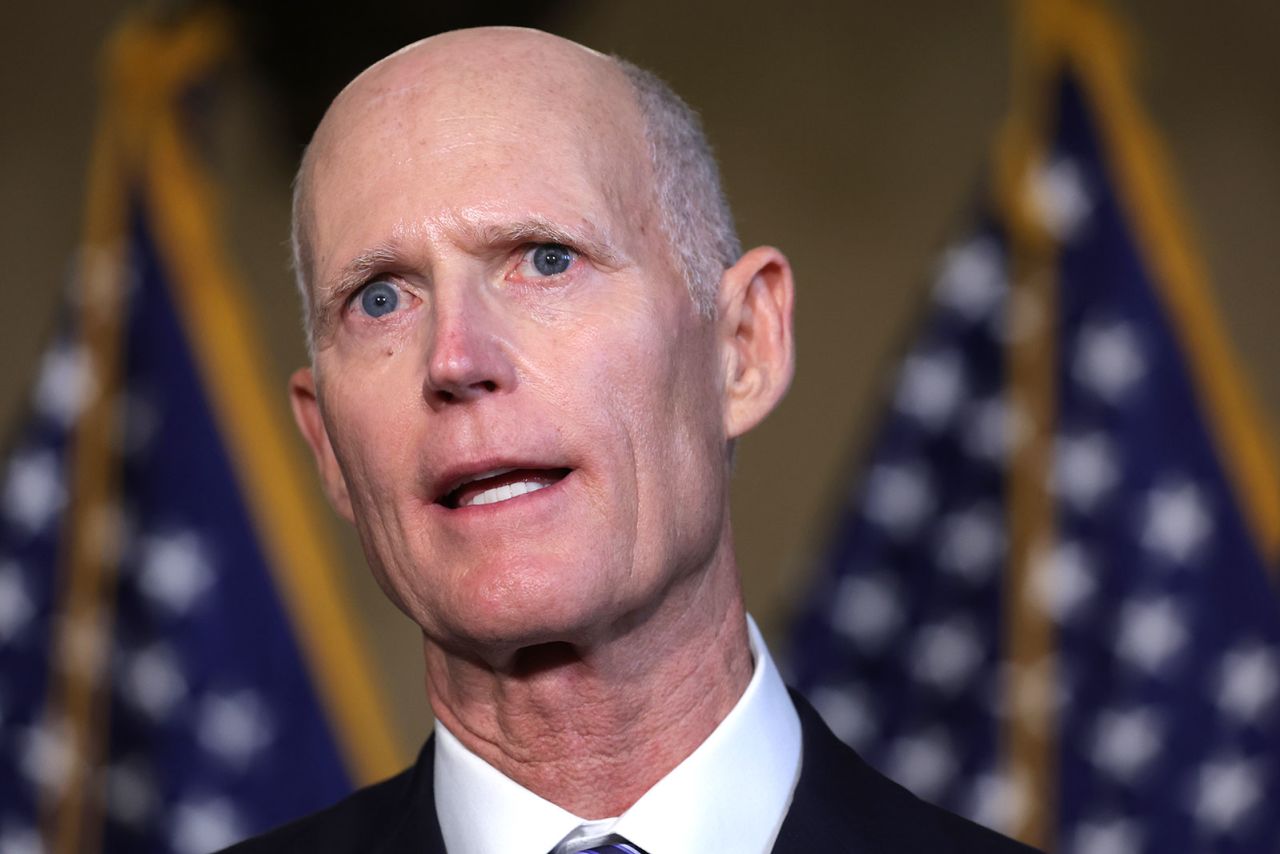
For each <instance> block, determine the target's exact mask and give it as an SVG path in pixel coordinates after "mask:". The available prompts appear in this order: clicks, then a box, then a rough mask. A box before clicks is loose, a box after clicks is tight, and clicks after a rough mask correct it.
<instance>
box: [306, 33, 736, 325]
mask: <svg viewBox="0 0 1280 854" xmlns="http://www.w3.org/2000/svg"><path fill="white" fill-rule="evenodd" d="M495 134H497V135H498V136H499V137H500V138H504V139H506V140H507V141H509V142H510V143H512V146H510V150H512V151H518V145H519V141H520V140H521V138H524V139H537V140H538V141H540V142H546V141H548V138H550V141H551V142H552V143H553V144H556V145H560V146H562V147H563V149H564V153H565V155H566V156H567V157H572V158H575V159H576V160H578V161H581V162H583V163H584V164H585V165H586V166H588V167H589V170H588V171H589V172H591V173H594V174H596V175H598V176H600V178H601V184H602V186H601V187H600V190H601V192H603V193H604V194H605V195H607V196H610V197H611V198H612V200H613V202H614V203H615V204H617V205H620V206H625V207H626V208H627V210H626V213H627V214H628V219H629V220H630V221H632V222H634V223H636V225H637V227H638V228H639V229H640V230H642V231H643V230H644V229H646V228H648V227H649V225H650V224H652V225H653V226H654V227H655V228H656V230H657V231H658V232H659V233H660V234H661V235H662V237H663V239H664V242H665V245H666V247H667V251H668V255H669V257H670V261H671V263H672V265H673V266H674V267H675V268H676V270H677V271H678V272H679V274H680V275H681V276H682V277H683V278H684V280H685V283H686V285H687V286H688V288H689V291H690V294H691V296H692V298H693V300H694V303H695V304H696V305H697V307H698V309H699V310H700V311H701V312H702V313H703V314H704V315H708V316H709V315H710V314H711V313H712V312H713V311H714V306H715V292H716V287H717V284H718V281H719V277H720V275H721V273H722V272H723V271H724V269H725V268H727V267H728V266H729V265H731V264H732V263H733V262H734V261H735V260H736V259H737V257H738V255H739V254H740V246H739V243H738V240H737V236H736V233H735V231H734V227H733V220H732V216H731V214H730V212H729V209H728V205H727V203H726V202H725V200H724V197H723V193H722V191H721V188H720V180H719V174H718V170H717V168H716V165H715V160H714V158H713V157H712V154H711V151H710V147H709V146H708V144H707V142H706V139H705V137H704V135H703V133H702V130H701V127H700V126H699V122H698V119H697V116H696V115H695V114H694V113H693V112H692V111H691V110H690V109H689V108H688V107H687V106H686V105H685V104H684V103H683V102H682V101H681V100H680V99H679V98H678V97H677V96H676V95H675V94H674V93H673V92H672V91H671V90H670V89H669V88H668V87H667V86H666V85H665V84H664V83H662V81H660V80H659V79H658V78H657V77H655V76H654V75H652V74H650V73H649V72H647V71H644V70H642V69H639V68H637V67H635V66H633V65H631V64H630V63H627V62H625V61H622V60H619V59H616V58H612V57H607V56H603V55H601V54H599V53H596V52H595V51H592V50H590V49H588V48H585V47H583V46H581V45H578V44H576V43H574V42H570V41H567V40H565V39H561V38H558V37H556V36H552V35H549V34H547V33H542V32H538V31H536V30H524V29H515V28H483V29H474V30H461V31H456V32H450V33H444V34H442V35H439V36H434V37H432V38H429V39H425V40H423V41H420V42H417V43H415V44H412V45H409V46H408V47H405V48H403V49H401V50H400V51H398V52H396V53H394V54H392V55H391V56H389V57H387V58H386V59H383V60H381V61H380V62H378V63H376V64H375V65H373V66H371V67H370V68H368V69H367V70H366V71H364V72H363V73H362V74H361V75H360V76H358V77H357V78H356V79H355V80H353V81H352V82H351V83H350V84H349V85H348V86H347V87H346V88H345V89H344V90H343V91H342V92H341V93H340V94H339V95H338V97H337V98H336V99H335V100H334V102H333V104H332V105H331V106H330V108H329V110H328V112H327V113H326V114H325V117H324V119H323V120H322V121H321V123H320V126H319V127H318V128H317V130H316V133H315V136H314V138H313V139H312V142H311V144H310V145H309V146H308V148H307V151H306V153H305V154H304V157H303V162H302V165H301V167H300V168H299V171H298V175H297V178H296V181H295V186H294V210H293V253H294V266H295V272H296V275H297V280H298V287H299V290H300V292H301V295H302V299H303V307H304V318H305V322H306V327H307V339H308V346H309V347H313V346H314V337H313V336H314V329H313V322H314V317H313V314H314V312H313V305H314V300H315V293H314V290H315V288H316V287H317V282H316V275H315V271H316V269H317V266H318V264H319V263H320V262H321V261H323V258H322V257H321V255H322V253H323V252H324V251H325V245H326V242H325V240H324V239H323V235H320V234H317V216H316V214H317V209H318V208H320V207H323V206H324V205H325V203H326V195H327V194H328V193H330V192H331V191H332V190H333V185H334V184H335V183H336V182H335V180H333V179H334V178H335V176H336V175H338V174H339V172H340V171H341V170H343V169H344V168H345V164H347V163H350V162H352V160H353V158H362V159H364V160H367V159H369V158H371V157H386V158H390V159H396V160H397V161H402V162H412V161H414V160H415V158H422V157H426V156H427V155H426V152H428V151H434V152H439V151H440V150H441V145H442V144H443V145H444V146H447V147H466V146H470V145H478V144H479V141H480V140H482V139H492V138H493V137H494V135H495ZM427 136H431V137H433V139H432V145H430V146H427V145H421V146H420V145H418V144H417V143H418V142H419V141H420V140H421V138H424V137H427ZM442 140H443V143H442ZM425 165H427V166H429V164H425ZM458 177H459V178H461V179H462V180H465V179H466V177H467V176H465V175H464V176H458ZM477 177H479V176H478V175H477ZM552 183H554V181H553V182H552ZM402 189H403V190H404V191H405V192H408V193H411V192H413V189H414V188H413V187H410V186H406V187H403V188H402Z"/></svg>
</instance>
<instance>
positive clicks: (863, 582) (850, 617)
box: [831, 574, 903, 652]
mask: <svg viewBox="0 0 1280 854" xmlns="http://www.w3.org/2000/svg"><path fill="white" fill-rule="evenodd" d="M833 607H834V609H833V611H832V615H831V616H832V623H833V625H834V626H835V628H836V630H837V631H839V632H841V633H842V634H844V635H846V636H847V637H849V638H850V639H852V640H853V641H854V642H856V643H857V644H858V645H859V646H861V647H862V648H863V649H864V650H866V651H868V652H874V651H876V650H877V649H879V648H880V647H881V646H883V645H884V643H885V642H886V641H888V640H889V639H890V637H891V636H892V635H893V633H894V632H896V631H897V629H898V627H899V626H901V625H902V622H903V613H902V604H901V596H900V595H899V592H898V589H897V585H896V584H895V583H894V581H893V580H892V579H891V578H889V577H888V576H886V575H882V574H873V575H849V576H845V577H844V578H843V579H841V581H840V586H839V587H838V588H837V589H836V595H835V601H834V606H833Z"/></svg>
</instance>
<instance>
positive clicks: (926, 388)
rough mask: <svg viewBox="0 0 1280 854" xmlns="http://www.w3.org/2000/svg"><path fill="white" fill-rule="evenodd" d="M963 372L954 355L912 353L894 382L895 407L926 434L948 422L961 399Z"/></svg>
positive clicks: (958, 360) (963, 384)
mask: <svg viewBox="0 0 1280 854" xmlns="http://www.w3.org/2000/svg"><path fill="white" fill-rule="evenodd" d="M964 394H965V382H964V368H963V365H962V364H961V362H960V358H959V357H958V356H957V355H956V354H955V353H927V354H926V353H913V354H912V355H910V356H908V357H907V361H906V364H905V365H903V368H902V377H901V379H900V380H899V382H898V391H897V395H896V398H895V401H894V403H895V405H896V406H897V408H898V411H899V412H902V413H903V414H905V415H908V416H910V417H912V418H915V419H916V420H917V421H919V422H920V423H921V424H922V425H923V426H924V427H925V428H926V429H928V430H939V429H941V428H942V427H944V426H946V424H947V423H948V422H949V421H950V420H951V417H952V415H954V414H955V411H956V409H957V408H958V407H959V405H960V402H961V400H963V399H964Z"/></svg>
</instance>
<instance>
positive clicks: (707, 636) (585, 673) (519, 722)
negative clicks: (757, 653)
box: [425, 553, 752, 819]
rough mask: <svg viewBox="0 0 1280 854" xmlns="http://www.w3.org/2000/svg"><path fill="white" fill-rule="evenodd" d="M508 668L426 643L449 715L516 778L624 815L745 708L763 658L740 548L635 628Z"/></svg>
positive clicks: (591, 808) (577, 807) (583, 808)
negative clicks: (749, 619) (740, 570)
mask: <svg viewBox="0 0 1280 854" xmlns="http://www.w3.org/2000/svg"><path fill="white" fill-rule="evenodd" d="M618 623H619V624H620V625H623V626H625V628H623V629H621V630H619V632H618V633H616V634H609V635H607V636H606V637H605V638H603V639H602V640H599V641H598V642H593V643H592V644H591V645H590V646H578V645H574V644H570V643H553V644H540V645H538V646H533V647H526V648H524V649H522V650H520V651H519V652H517V653H516V654H515V655H514V656H508V657H505V658H504V660H503V661H502V662H501V663H500V664H494V663H493V662H491V661H485V660H484V659H481V658H477V657H473V656H462V655H457V654H454V653H451V652H448V651H446V650H445V648H444V647H442V646H440V645H438V644H435V643H433V642H432V641H431V640H430V639H427V640H426V642H425V652H426V670H427V693H428V696H429V698H430V700H431V705H432V709H433V710H434V712H435V714H436V716H437V717H438V718H439V719H440V722H441V723H443V724H444V725H445V726H446V727H448V729H449V731H450V732H451V733H453V734H454V735H455V736H456V737H457V738H458V740H459V741H461V742H462V743H463V744H464V745H465V746H466V747H467V748H468V749H469V750H471V751H472V752H473V753H475V754H476V755H478V756H480V757H481V758H482V759H484V760H485V761H486V762H488V763H489V764H490V765H492V766H493V767H495V768H497V769H498V770H499V771H501V772H502V773H503V774H505V775H506V776H508V777H510V778H511V779H513V780H515V781H516V782H517V783H520V784H521V785H522V786H524V787H525V788H527V789H529V790H530V791H532V792H535V793H536V794H538V795H540V796H541V797H543V798H545V799H547V800H549V801H551V802H552V803H554V804H557V805H558V806H560V807H562V808H564V809H566V810H568V811H569V812H572V813H573V814H575V815H578V816H581V817H582V818H585V819H598V818H607V817H611V816H616V815H619V814H621V813H622V812H624V811H625V810H626V809H627V808H628V807H630V806H631V805H632V804H634V803H635V802H636V801H637V800H639V798H640V796H641V795H643V794H644V793H645V792H646V791H648V790H649V788H650V787H652V786H653V784H654V783H656V782H657V781H658V780H660V779H662V777H664V776H665V775H666V774H667V773H668V772H669V771H671V769H672V768H674V767H675V766H676V765H678V764H679V763H680V762H681V761H682V760H683V759H684V758H685V757H686V756H688V755H689V754H690V753H692V752H693V751H694V749H695V748H697V746H698V745H699V744H701V743H702V742H703V741H704V740H705V739H706V737H707V736H708V735H710V734H711V731H712V730H714V729H715V728H716V726H717V725H718V724H719V723H720V721H722V720H724V718H725V716H726V715H728V713H729V711H730V710H731V709H732V708H733V706H734V704H735V703H737V701H738V699H739V698H740V697H741V696H742V693H743V692H744V691H745V690H746V687H747V683H748V682H749V681H750V679H751V673H752V661H751V651H750V646H749V642H748V640H747V631H746V616H745V612H744V609H743V604H742V595H741V589H740V587H739V584H738V575H737V568H736V566H735V565H734V562H733V558H732V554H731V553H730V554H729V555H728V556H727V558H726V560H725V565H723V566H719V567H711V568H708V570H707V571H706V572H705V573H704V574H701V575H699V576H698V577H696V578H692V579H689V581H688V583H687V584H684V585H678V587H677V589H673V590H672V591H670V593H669V594H668V595H667V596H666V597H665V599H664V604H662V605H660V606H659V607H658V608H656V609H654V610H652V611H651V612H648V613H647V614H646V616H645V617H644V618H643V619H642V620H639V621H638V622H637V623H636V624H634V625H628V624H627V621H626V620H625V619H622V620H619V621H618Z"/></svg>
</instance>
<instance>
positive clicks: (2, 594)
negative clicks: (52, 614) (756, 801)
mask: <svg viewBox="0 0 1280 854" xmlns="http://www.w3.org/2000/svg"><path fill="white" fill-rule="evenodd" d="M35 614H36V606H35V603H34V602H32V601H31V594H30V593H28V592H27V583H26V580H25V579H24V578H23V576H22V567H21V566H19V565H18V564H17V563H16V562H14V561H11V560H7V561H4V562H3V563H0V645H4V644H7V643H9V642H10V641H12V640H13V639H14V638H16V637H17V636H18V635H19V634H20V633H21V632H22V631H23V630H24V629H25V628H26V627H27V626H28V625H29V624H30V623H31V619H32V618H33V617H34V616H35Z"/></svg>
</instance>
